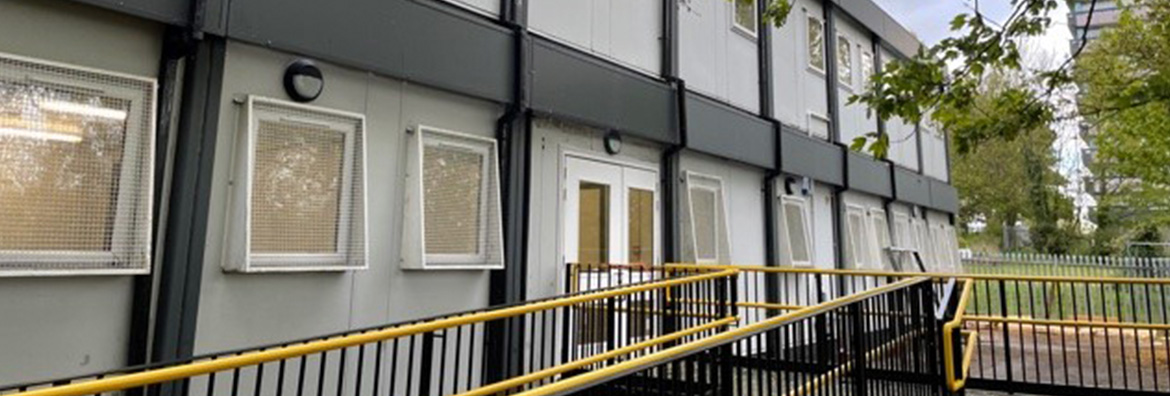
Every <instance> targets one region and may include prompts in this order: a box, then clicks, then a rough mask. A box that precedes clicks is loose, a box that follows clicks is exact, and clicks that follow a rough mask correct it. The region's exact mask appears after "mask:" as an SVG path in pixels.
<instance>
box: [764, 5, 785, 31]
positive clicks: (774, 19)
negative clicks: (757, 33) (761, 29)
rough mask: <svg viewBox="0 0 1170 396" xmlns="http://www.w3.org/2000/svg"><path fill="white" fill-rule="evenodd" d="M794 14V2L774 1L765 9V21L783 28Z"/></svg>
mask: <svg viewBox="0 0 1170 396" xmlns="http://www.w3.org/2000/svg"><path fill="white" fill-rule="evenodd" d="M790 13H792V0H772V1H771V2H769V3H768V6H767V7H764V21H767V22H768V23H771V24H772V25H773V26H776V27H778V28H779V27H783V26H784V22H786V21H787V20H788V14H790Z"/></svg>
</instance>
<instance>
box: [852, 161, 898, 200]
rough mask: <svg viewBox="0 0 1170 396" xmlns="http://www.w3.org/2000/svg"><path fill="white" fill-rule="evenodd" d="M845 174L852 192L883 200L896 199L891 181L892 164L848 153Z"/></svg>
mask: <svg viewBox="0 0 1170 396" xmlns="http://www.w3.org/2000/svg"><path fill="white" fill-rule="evenodd" d="M845 161H846V163H845V166H846V167H847V168H846V169H847V171H846V172H845V173H846V174H847V175H849V177H848V184H847V186H848V187H849V189H850V190H857V191H862V192H867V193H870V194H874V195H877V196H879V197H883V198H893V197H894V185H893V180H890V164H888V163H886V162H882V161H874V160H873V158H870V157H868V156H865V155H863V154H858V153H855V152H852V151H850V152H848V153H846V157H845Z"/></svg>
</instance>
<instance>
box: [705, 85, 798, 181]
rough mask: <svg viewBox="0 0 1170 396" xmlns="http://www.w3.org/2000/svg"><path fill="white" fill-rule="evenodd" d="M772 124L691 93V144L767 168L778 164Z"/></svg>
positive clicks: (715, 153) (709, 152) (719, 154)
mask: <svg viewBox="0 0 1170 396" xmlns="http://www.w3.org/2000/svg"><path fill="white" fill-rule="evenodd" d="M772 131H773V129H772V123H770V122H767V121H764V120H762V119H760V118H757V117H755V116H752V115H751V114H748V113H745V112H742V111H740V110H736V109H734V108H731V107H729V106H727V105H725V104H722V103H719V102H716V101H714V100H711V99H708V98H705V97H703V96H701V95H696V94H694V93H689V92H688V93H687V147H689V148H691V149H694V150H697V151H702V152H705V153H708V154H714V155H717V156H720V157H724V158H730V159H734V160H737V161H741V162H745V163H748V164H752V165H756V166H759V167H762V168H766V169H774V168H775V167H776V158H775V157H776V151H775V147H776V146H775V144H776V135H775V134H774V133H772Z"/></svg>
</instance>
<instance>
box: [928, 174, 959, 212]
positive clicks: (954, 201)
mask: <svg viewBox="0 0 1170 396" xmlns="http://www.w3.org/2000/svg"><path fill="white" fill-rule="evenodd" d="M930 203H931V204H930V207H932V208H934V209H938V210H941V211H943V212H947V213H959V190H958V189H956V188H955V187H954V186H952V185H950V184H947V183H946V182H944V181H941V180H937V179H933V178H931V179H930Z"/></svg>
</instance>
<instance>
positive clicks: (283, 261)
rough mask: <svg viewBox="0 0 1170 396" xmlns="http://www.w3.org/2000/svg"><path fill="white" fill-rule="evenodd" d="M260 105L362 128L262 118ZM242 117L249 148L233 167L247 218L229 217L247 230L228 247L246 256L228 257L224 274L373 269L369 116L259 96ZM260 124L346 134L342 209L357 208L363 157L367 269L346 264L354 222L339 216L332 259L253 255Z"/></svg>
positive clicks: (241, 149) (239, 150) (247, 102)
mask: <svg viewBox="0 0 1170 396" xmlns="http://www.w3.org/2000/svg"><path fill="white" fill-rule="evenodd" d="M256 104H268V105H273V106H281V107H286V108H291V109H299V110H304V111H308V112H314V113H318V114H324V115H331V116H337V117H342V118H349V119H351V120H353V121H355V122H357V125H358V126H357V128H354V127H353V125H352V124H349V123H336V122H328V121H323V120H317V119H308V118H302V117H298V116H295V115H281V116H275V115H272V114H259V113H257V112H255V111H254V108H255V105H256ZM241 114H242V116H243V128H244V130H243V131H242V133H241V137H243V138H245V144H243V145H237V146H236V150H237V156H236V161H237V163H236V164H235V165H234V166H233V167H237V169H236V172H237V174H238V176H237V179H238V180H239V181H240V182H241V183H240V184H242V186H243V187H242V188H243V196H242V198H240V199H242V201H243V202H236V203H235V205H237V207H238V208H242V209H243V212H242V213H239V212H236V213H234V214H233V212H232V211H229V216H232V217H234V218H237V219H239V218H242V219H243V230H242V235H243V240H242V241H240V240H237V239H235V238H233V237H231V235H232V233H231V232H228V233H227V234H228V235H229V238H233V239H231V240H230V241H229V243H228V244H226V245H228V246H231V245H233V244H242V247H243V250H242V252H238V253H232V256H233V257H229V259H228V260H225V261H224V262H223V264H224V269H225V270H228V271H235V272H247V273H263V272H329V271H353V270H364V269H367V268H369V261H370V260H369V257H370V253H369V250H370V244H369V235H370V232H369V224H370V222H369V198H368V194H369V193H368V183H367V180H369V177H368V171H367V168H368V166H367V165H368V163H367V159H368V158H369V157H368V156H367V149H366V147H367V145H368V143H367V142H368V135H367V134H366V131H367V129H366V116H365V114H361V113H353V112H347V111H342V110H336V109H331V108H325V107H320V106H311V105H306V104H302V103H295V102H289V101H285V100H280V99H273V98H268V97H264V96H258V95H248V97H247V99H246V100H245V103H244V108H243V111H242V112H241ZM261 120H280V121H293V122H298V123H303V124H309V125H316V126H324V127H326V128H329V129H331V130H333V131H336V132H339V133H342V134H344V135H345V148H344V152H343V154H342V174H341V178H342V182H341V186H340V187H339V189H340V190H339V193H340V194H339V197H338V203H339V205H342V206H345V205H353V203H354V200H355V197H353V196H352V194H351V193H352V191H353V187H354V185H353V181H354V177H355V176H356V175H354V174H353V170H354V169H353V168H354V166H353V165H354V161H355V160H357V159H355V156H358V155H360V156H361V158H360V161H362V164H361V167H360V169H361V172H362V175H361V182H362V183H363V184H366V185H363V186H362V189H361V191H362V193H363V194H365V195H366V196H363V197H362V199H361V204H362V205H363V208H362V215H363V216H365V218H363V219H361V221H362V227H363V230H362V233H363V237H364V238H366V243H363V244H362V249H363V251H362V252H359V253H360V254H361V256H362V258H361V263H362V264H361V265H348V264H347V262H348V261H349V260H348V257H347V254H346V253H347V252H346V249H347V248H348V247H349V242H350V241H349V238H350V237H351V235H350V234H349V231H348V230H350V229H351V226H352V224H351V223H350V220H351V219H350V218H349V216H345V215H344V214H343V213H342V211H338V216H339V217H340V218H339V219H337V229H338V232H337V240H336V242H335V243H336V245H335V246H336V247H337V251H336V252H333V253H252V193H253V191H252V184H253V183H252V181H253V178H254V177H255V171H256V155H255V154H256V134H257V133H258V128H259V121H261ZM358 133H361V134H362V135H363V136H362V138H361V147H356V146H357V144H356V135H357V134H358ZM241 157H242V159H243V161H240V159H241ZM241 165H243V168H242V169H240V168H238V167H239V166H241ZM234 184H235V183H234ZM240 184H236V186H237V188H240V187H239V185H240ZM231 222H232V220H231V217H229V220H228V223H229V224H231ZM349 253H350V254H352V252H349ZM240 256H242V257H240Z"/></svg>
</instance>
